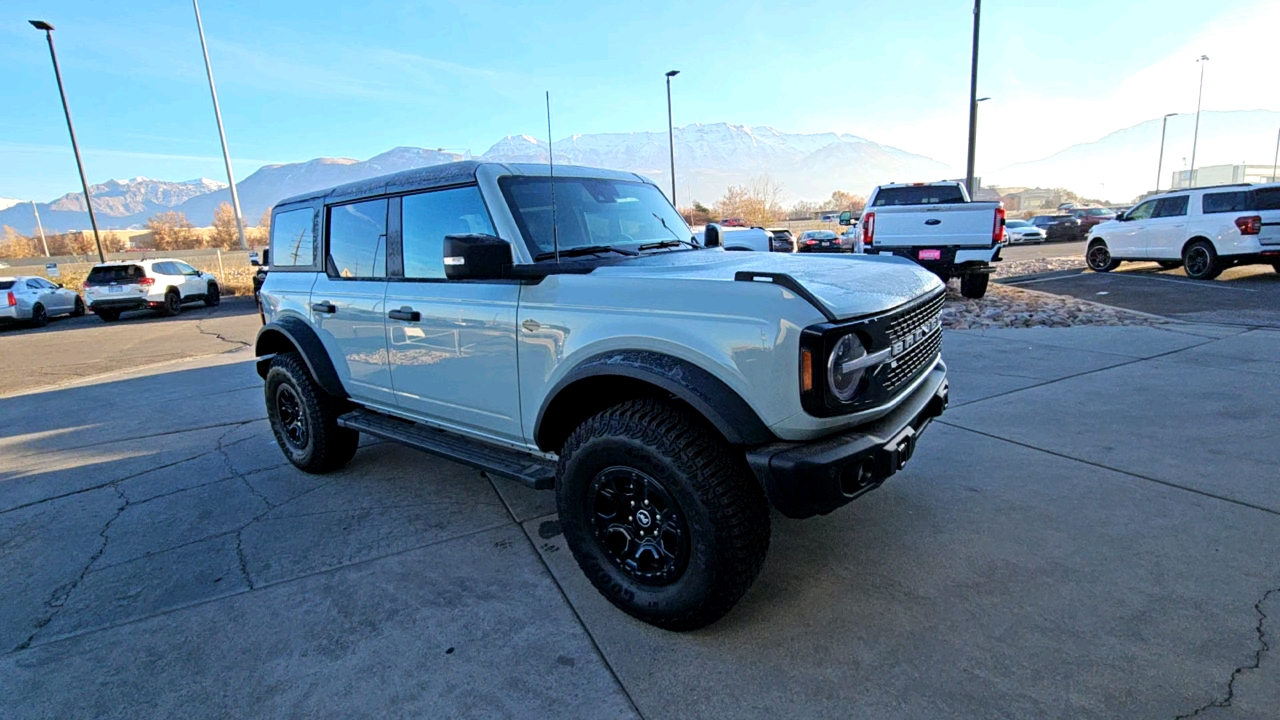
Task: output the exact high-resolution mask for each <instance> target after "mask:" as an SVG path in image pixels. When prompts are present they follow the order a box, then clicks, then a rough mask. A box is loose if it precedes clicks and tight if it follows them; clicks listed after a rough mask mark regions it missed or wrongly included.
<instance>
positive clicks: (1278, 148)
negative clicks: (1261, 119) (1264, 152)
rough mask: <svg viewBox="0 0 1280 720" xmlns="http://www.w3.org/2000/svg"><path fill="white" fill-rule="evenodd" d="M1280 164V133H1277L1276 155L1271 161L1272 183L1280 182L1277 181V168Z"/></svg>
mask: <svg viewBox="0 0 1280 720" xmlns="http://www.w3.org/2000/svg"><path fill="white" fill-rule="evenodd" d="M1278 163H1280V131H1277V132H1276V155H1275V157H1274V158H1272V159H1271V182H1280V180H1278V179H1276V167H1277V166H1278V165H1277V164H1278Z"/></svg>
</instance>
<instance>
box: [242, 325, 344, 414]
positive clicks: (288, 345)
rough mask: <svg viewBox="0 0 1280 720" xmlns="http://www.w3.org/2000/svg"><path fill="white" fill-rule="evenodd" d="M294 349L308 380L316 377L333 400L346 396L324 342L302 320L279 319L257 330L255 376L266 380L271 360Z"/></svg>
mask: <svg viewBox="0 0 1280 720" xmlns="http://www.w3.org/2000/svg"><path fill="white" fill-rule="evenodd" d="M295 350H296V351H297V353H298V354H299V355H301V356H302V361H303V362H305V363H306V364H307V369H308V370H310V371H311V377H313V378H315V380H316V383H317V384H318V385H320V387H321V388H323V389H324V391H325V392H327V393H329V394H330V395H333V396H334V397H340V398H346V397H349V396H348V395H347V391H346V388H344V387H342V380H340V379H339V378H338V371H337V370H336V369H335V368H334V367H333V361H332V360H330V359H329V353H328V351H327V350H325V348H324V343H322V342H320V337H319V336H318V335H316V331H315V330H313V329H312V328H311V326H310V325H308V324H307V323H306V321H305V320H303V319H301V318H296V317H282V318H280V319H279V320H273V321H271V322H269V323H267V324H266V325H263V326H262V329H260V330H258V337H257V338H256V339H255V340H254V342H253V353H254V355H256V356H257V357H258V375H259V376H260V377H262V378H263V379H264V380H265V379H266V377H267V369H268V368H269V367H270V365H271V358H273V357H275V355H276V354H277V353H281V352H292V351H295Z"/></svg>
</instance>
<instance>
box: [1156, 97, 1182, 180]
mask: <svg viewBox="0 0 1280 720" xmlns="http://www.w3.org/2000/svg"><path fill="white" fill-rule="evenodd" d="M1177 114H1178V113H1169V114H1168V115H1165V116H1164V120H1162V121H1160V160H1159V162H1157V163H1156V192H1160V175H1161V173H1163V172H1164V131H1165V130H1166V129H1168V127H1169V118H1171V117H1173V116H1174V115H1177Z"/></svg>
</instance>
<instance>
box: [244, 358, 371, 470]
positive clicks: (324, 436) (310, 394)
mask: <svg viewBox="0 0 1280 720" xmlns="http://www.w3.org/2000/svg"><path fill="white" fill-rule="evenodd" d="M265 392H266V401H267V420H268V421H269V422H270V423H271V432H272V434H273V435H275V437H276V443H278V444H279V445H280V449H281V450H283V451H284V455H285V457H286V458H288V459H289V462H291V463H293V464H294V465H295V466H296V467H297V468H298V469H299V470H302V471H304V472H309V473H325V472H330V471H332V470H337V469H339V468H341V467H342V466H344V465H346V464H347V463H348V462H350V461H351V458H352V457H354V456H355V454H356V447H357V446H358V445H359V443H360V433H358V432H356V431H354V430H348V429H347V428H343V427H339V426H338V416H339V415H341V414H342V413H343V412H345V411H346V409H347V408H346V403H344V402H343V401H341V400H340V399H338V398H335V397H333V396H332V395H329V394H328V393H326V392H325V391H324V390H323V389H322V388H321V387H320V386H319V385H317V384H316V381H315V380H314V379H313V378H312V377H311V371H310V370H308V369H307V364H306V363H305V362H303V360H302V358H301V357H300V356H299V355H298V354H297V353H281V354H279V355H277V356H275V358H273V359H272V360H271V366H270V367H269V368H268V369H267V380H266V383H265Z"/></svg>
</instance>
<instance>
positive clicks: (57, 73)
mask: <svg viewBox="0 0 1280 720" xmlns="http://www.w3.org/2000/svg"><path fill="white" fill-rule="evenodd" d="M28 22H30V23H31V26H32V27H34V28H35V29H37V30H43V31H44V37H45V39H46V40H48V41H49V57H51V58H53V76H54V77H55V78H57V79H58V95H60V96H61V97H62V112H63V113H64V114H65V115H66V116H67V132H68V133H70V134H71V151H72V152H73V153H75V156H76V169H77V170H79V171H80V187H82V188H84V205H85V207H87V208H89V225H91V226H92V227H93V242H94V244H96V245H97V246H98V261H99V262H106V261H107V256H106V255H103V254H102V239H101V238H99V237H98V218H97V217H96V216H95V215H94V214H93V200H92V199H91V198H90V197H89V181H88V180H85V179H84V163H83V162H81V160H80V146H79V145H78V144H77V143H76V129H75V127H74V126H73V125H72V124H71V107H70V106H69V105H67V91H66V90H64V89H63V87H62V70H61V69H59V68H58V53H57V52H56V51H55V50H54V49H53V26H52V25H50V24H49V23H47V22H45V21H43V20H28Z"/></svg>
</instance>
